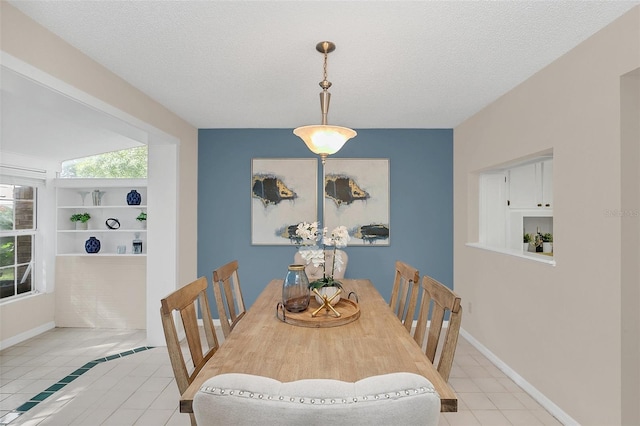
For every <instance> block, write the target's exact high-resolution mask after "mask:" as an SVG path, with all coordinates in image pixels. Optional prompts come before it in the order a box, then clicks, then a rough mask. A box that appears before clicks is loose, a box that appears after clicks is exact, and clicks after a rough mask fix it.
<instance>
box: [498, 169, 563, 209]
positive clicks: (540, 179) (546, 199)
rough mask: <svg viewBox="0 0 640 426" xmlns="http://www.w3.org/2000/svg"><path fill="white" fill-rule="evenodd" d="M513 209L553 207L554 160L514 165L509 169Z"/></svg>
mask: <svg viewBox="0 0 640 426" xmlns="http://www.w3.org/2000/svg"><path fill="white" fill-rule="evenodd" d="M508 176H509V179H508V180H509V199H508V206H509V207H510V208H512V209H539V208H543V209H551V208H552V207H553V203H552V200H553V160H544V161H539V162H536V163H531V164H525V165H522V166H518V167H513V168H511V169H509V171H508Z"/></svg>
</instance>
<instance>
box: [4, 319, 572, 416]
mask: <svg viewBox="0 0 640 426" xmlns="http://www.w3.org/2000/svg"><path fill="white" fill-rule="evenodd" d="M219 335H220V336H221V335H222V333H219ZM132 350H133V351H132ZM105 357H106V358H105ZM449 382H450V384H451V386H452V387H453V388H454V390H455V391H456V393H457V394H458V397H459V401H458V405H459V411H458V412H457V413H443V415H442V416H441V417H440V424H441V425H451V426H456V425H465V426H466V425H492V426H494V425H495V426H498V425H559V424H560V422H558V420H556V419H555V418H554V417H553V416H551V414H549V413H548V412H547V411H546V410H545V409H544V408H542V407H541V406H540V405H539V404H538V403H537V402H536V401H534V400H533V399H532V398H531V397H530V396H529V395H528V394H527V393H525V392H524V391H523V390H522V389H521V388H520V387H518V386H517V385H516V384H515V383H513V381H511V380H510V379H509V378H507V377H506V376H505V375H504V374H503V373H502V372H501V371H500V370H498V369H497V368H496V367H495V366H494V365H493V364H491V363H490V362H489V361H488V360H487V359H486V358H485V357H484V356H483V355H481V354H480V353H479V352H478V351H477V350H476V349H475V348H474V347H473V346H471V345H470V344H469V343H468V342H467V341H466V340H465V339H464V338H462V337H461V338H460V340H459V342H458V349H457V351H456V356H455V361H454V367H453V371H452V373H451V377H450V379H449ZM177 406H178V388H177V387H176V384H175V381H174V380H173V373H172V370H171V365H170V362H169V357H168V355H167V351H166V348H164V347H157V348H148V347H147V346H146V342H145V332H144V331H140V330H134V331H122V330H120V331H119V330H96V329H79V328H56V329H53V330H51V331H48V332H46V333H43V334H41V335H39V336H37V337H34V338H32V339H29V340H27V341H25V342H23V343H20V344H18V345H15V346H12V347H10V348H7V349H5V350H3V351H0V425H6V424H9V425H11V426H14V425H29V426H34V425H117V426H126V425H153V426H158V425H176V426H177V425H185V426H188V425H189V424H190V421H189V416H188V415H186V414H181V413H180V412H178V410H177ZM18 413H22V414H20V415H18Z"/></svg>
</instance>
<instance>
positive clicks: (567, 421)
mask: <svg viewBox="0 0 640 426" xmlns="http://www.w3.org/2000/svg"><path fill="white" fill-rule="evenodd" d="M460 335H461V336H462V337H464V338H465V339H466V340H467V341H468V342H469V343H471V345H472V346H473V347H474V348H476V349H477V350H478V351H479V352H480V353H482V355H484V356H485V357H486V358H487V359H488V360H489V361H491V363H492V364H493V365H495V366H496V367H497V368H498V369H499V370H500V371H502V372H503V373H504V374H505V375H506V376H507V377H509V378H510V379H511V380H513V381H514V382H515V384H517V385H518V386H520V387H521V388H522V389H523V390H524V391H525V392H526V393H528V394H529V395H530V396H531V397H532V398H533V399H535V400H536V401H537V402H538V404H540V405H542V407H544V408H545V409H546V410H547V411H548V412H549V413H551V415H552V416H553V417H555V418H556V419H558V421H560V422H561V423H562V424H563V425H571V426H573V425H576V426H578V425H580V423H578V422H577V421H576V420H575V419H573V418H572V417H571V416H569V415H568V414H567V413H565V412H564V411H563V410H562V409H561V408H560V407H558V406H557V405H556V404H555V403H554V402H553V401H551V400H550V399H549V398H547V397H546V396H545V395H544V394H543V393H542V392H540V391H539V390H538V389H536V388H535V387H534V386H533V385H532V384H531V383H529V382H527V381H526V380H525V379H524V378H523V377H522V376H520V375H519V374H518V373H517V372H516V371H514V370H513V369H512V368H511V367H509V366H508V365H507V364H505V363H504V362H503V361H502V360H501V359H500V358H498V357H497V356H496V355H495V354H494V353H493V352H491V351H490V350H489V349H487V347H486V346H484V345H483V344H482V343H480V342H479V341H478V340H476V339H475V338H474V337H473V336H472V335H471V334H469V333H468V332H467V331H465V330H464V329H463V328H461V329H460Z"/></svg>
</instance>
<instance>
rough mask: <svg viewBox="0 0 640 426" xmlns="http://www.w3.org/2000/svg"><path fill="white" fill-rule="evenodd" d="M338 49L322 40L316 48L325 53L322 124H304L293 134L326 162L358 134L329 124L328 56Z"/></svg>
mask: <svg viewBox="0 0 640 426" xmlns="http://www.w3.org/2000/svg"><path fill="white" fill-rule="evenodd" d="M335 49H336V45H335V44H333V43H332V42H330V41H321V42H320V43H318V44H317V45H316V50H317V51H318V52H320V53H322V54H324V79H323V80H322V81H321V82H320V87H322V92H320V110H321V111H322V124H317V125H311V126H302V127H298V128H297V129H295V130H294V131H293V134H295V135H296V136H298V137H299V138H300V139H302V140H303V141H304V143H305V144H307V148H309V149H310V150H311V152H313V153H314V154H318V155H319V156H320V158H321V159H322V163H323V164H324V162H325V160H326V159H327V156H328V155H332V154H335V153H336V152H338V151H340V148H342V146H343V145H344V144H345V143H346V142H347V141H348V140H349V139H351V138H353V137H354V136H356V135H357V133H356V132H355V130H352V129H349V128H348V127H340V126H330V125H329V124H327V115H328V114H329V101H330V100H331V93H329V87H331V82H330V81H328V80H327V56H328V55H329V53H330V52H333V51H334V50H335Z"/></svg>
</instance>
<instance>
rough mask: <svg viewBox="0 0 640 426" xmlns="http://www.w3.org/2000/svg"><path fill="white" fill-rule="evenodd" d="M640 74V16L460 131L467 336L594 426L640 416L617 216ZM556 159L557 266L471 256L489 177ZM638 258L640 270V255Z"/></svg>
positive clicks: (632, 15) (459, 247) (460, 250)
mask: <svg viewBox="0 0 640 426" xmlns="http://www.w3.org/2000/svg"><path fill="white" fill-rule="evenodd" d="M638 67H640V7H636V8H634V9H633V10H631V11H630V12H629V13H627V14H626V15H624V16H623V17H621V18H620V19H618V20H617V21H615V22H614V23H612V24H611V25H609V26H608V27H606V28H605V29H603V30H601V31H600V32H598V33H597V34H595V35H594V36H593V37H591V38H590V39H588V40H587V41H585V42H584V43H582V44H581V45H579V46H578V47H576V48H575V49H573V50H572V51H570V52H569V53H567V54H566V55H564V56H563V57H561V58H560V59H558V60H557V61H555V62H554V63H552V64H551V65H549V66H548V67H546V68H545V69H543V70H542V71H540V72H538V73H537V74H535V75H534V76H532V77H531V78H530V79H529V80H527V81H526V82H524V83H523V84H521V85H519V86H518V87H516V88H515V89H513V90H512V91H510V92H509V93H507V94H506V95H504V96H503V97H501V98H500V99H498V100H496V101H495V102H494V103H492V104H491V105H489V106H488V107H486V108H485V109H484V110H482V111H481V112H479V113H478V114H476V115H474V116H473V117H471V118H469V119H468V120H467V121H465V122H464V123H463V124H461V125H460V126H458V127H457V128H456V129H455V130H454V286H455V289H456V291H457V292H458V293H459V294H460V295H461V297H462V300H463V304H464V307H465V308H466V312H465V318H463V323H462V327H463V328H464V329H465V330H466V331H467V332H469V333H470V334H471V335H472V336H473V337H474V338H475V339H477V340H478V341H479V342H480V343H482V344H483V345H484V346H485V347H487V348H488V349H489V350H490V351H491V352H493V353H494V354H495V355H496V356H497V357H498V358H500V359H501V360H502V361H504V362H505V363H506V364H507V365H509V366H510V367H511V368H512V369H513V370H515V371H516V372H517V373H518V374H519V375H520V376H522V377H523V378H524V379H525V380H526V381H528V382H529V383H530V384H531V385H533V386H534V387H535V388H536V389H537V390H539V391H540V392H542V394H544V395H545V396H546V397H547V398H549V399H550V400H551V401H553V403H555V404H556V405H557V406H559V407H560V408H561V409H562V410H563V411H564V412H565V413H566V414H568V416H570V418H573V419H574V420H576V421H578V422H579V423H581V424H585V425H589V424H592V425H604V424H607V425H614V424H620V423H621V421H622V418H623V417H624V418H625V419H630V418H633V413H632V414H631V417H630V415H629V413H627V412H626V411H625V412H624V413H623V409H622V408H621V400H622V398H623V395H622V394H623V392H624V393H625V398H626V397H631V398H635V399H634V400H635V401H636V402H637V401H638V400H640V395H638V393H637V390H634V389H633V387H632V386H626V387H625V388H624V389H623V387H622V385H623V383H622V380H621V377H622V376H624V375H625V374H627V371H626V369H627V368H628V364H627V365H623V363H622V362H621V359H622V356H623V354H622V349H621V347H622V346H621V345H622V343H623V342H622V339H621V328H622V326H621V247H622V245H621V218H620V217H619V216H618V215H616V214H612V212H616V211H620V209H621V200H622V195H623V193H622V185H621V130H620V121H621V113H620V105H621V96H620V82H621V76H622V75H624V74H625V73H629V72H630V71H633V70H635V69H637V68H638ZM631 143H635V144H638V143H639V142H638V139H635V140H634V141H633V142H631ZM547 149H553V153H554V176H553V185H554V188H553V190H554V200H553V202H554V209H553V211H554V258H555V260H556V262H557V266H555V267H553V266H551V265H546V264H541V263H536V262H532V261H528V260H526V259H521V258H516V257H511V256H508V255H504V254H499V253H495V252H489V251H484V250H481V249H478V248H472V247H468V246H465V243H467V242H475V241H477V239H478V175H477V171H479V170H481V169H485V168H488V167H491V166H493V165H496V164H501V163H504V162H507V161H510V160H512V159H516V158H520V157H525V156H527V155H530V154H532V153H535V152H540V151H543V150H547ZM636 166H637V163H636ZM636 189H637V188H636ZM636 196H637V195H636ZM635 220H636V221H637V220H638V218H636V219H635ZM629 255H631V256H633V255H635V256H636V257H635V259H636V262H637V259H638V257H639V256H640V253H639V252H638V251H637V249H636V252H635V253H630V254H629ZM636 265H637V263H636ZM636 273H637V271H636ZM635 285H636V286H637V282H636V283H635ZM636 302H637V299H636ZM630 303H633V302H630ZM469 304H472V306H473V309H472V310H470V309H468V308H469ZM637 309H640V306H637ZM637 309H636V310H637ZM635 327H636V328H635V330H638V328H637V326H635ZM636 359H637V358H636ZM636 374H637V370H636ZM636 389H637V388H636ZM628 392H632V393H633V392H635V395H633V394H632V395H628ZM637 405H638V404H637V403H636V404H635V408H633V409H635V410H637ZM629 409H630V408H628V407H627V408H625V410H629ZM635 419H638V418H637V417H635ZM636 423H637V422H636Z"/></svg>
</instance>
